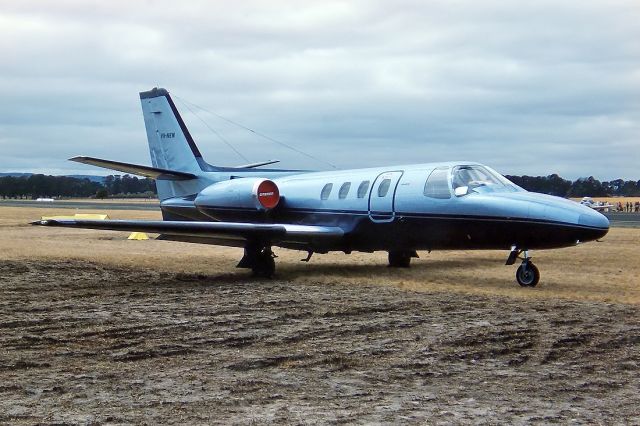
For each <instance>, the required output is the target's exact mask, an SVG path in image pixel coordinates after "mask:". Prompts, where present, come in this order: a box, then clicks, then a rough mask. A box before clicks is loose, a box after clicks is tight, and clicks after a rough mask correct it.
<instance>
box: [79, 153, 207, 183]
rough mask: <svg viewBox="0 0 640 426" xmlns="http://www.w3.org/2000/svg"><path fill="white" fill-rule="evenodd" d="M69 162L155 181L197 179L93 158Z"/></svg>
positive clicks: (80, 158) (152, 168) (182, 173)
mask: <svg viewBox="0 0 640 426" xmlns="http://www.w3.org/2000/svg"><path fill="white" fill-rule="evenodd" d="M69 160H71V161H75V162H77V163H84V164H90V165H92V166H98V167H103V168H105V169H111V170H118V171H120V172H124V173H130V174H132V175H139V176H144V177H148V178H151V179H156V180H190V179H196V178H197V176H196V175H193V174H191V173H185V172H178V171H175V170H167V169H159V168H157V167H149V166H140V165H138V164H130V163H121V162H120V161H111V160H102V159H100V158H93V157H73V158H70V159H69Z"/></svg>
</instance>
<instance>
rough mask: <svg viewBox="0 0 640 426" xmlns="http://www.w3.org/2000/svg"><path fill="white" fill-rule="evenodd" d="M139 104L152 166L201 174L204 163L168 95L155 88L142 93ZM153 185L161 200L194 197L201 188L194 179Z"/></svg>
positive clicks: (165, 91) (199, 183)
mask: <svg viewBox="0 0 640 426" xmlns="http://www.w3.org/2000/svg"><path fill="white" fill-rule="evenodd" d="M140 103H141V104H142V114H143V116H144V125H145V128H146V130H147V140H148V141H149V153H150V154H151V164H153V167H156V168H160V169H167V170H175V171H178V172H185V173H191V174H194V175H201V174H202V166H201V164H206V163H205V162H204V161H203V159H202V154H200V150H199V149H198V147H197V146H196V144H195V142H194V141H193V138H192V137H191V134H190V133H189V130H188V129H187V126H186V125H185V124H184V121H183V120H182V117H181V116H180V113H179V112H178V110H177V108H176V106H175V104H174V103H173V100H172V99H171V96H170V95H169V92H167V90H165V89H160V88H157V87H156V88H154V89H152V90H149V91H148V92H141V93H140ZM206 165H207V167H208V170H207V171H215V170H212V169H215V168H214V167H212V166H210V165H208V164H206ZM156 184H157V188H158V197H159V198H160V199H161V200H164V199H167V198H170V197H177V196H185V195H190V194H193V193H195V192H197V191H198V190H200V189H201V186H202V182H198V180H197V179H196V180H193V181H185V182H172V181H157V182H156Z"/></svg>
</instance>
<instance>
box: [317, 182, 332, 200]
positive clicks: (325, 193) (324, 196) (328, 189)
mask: <svg viewBox="0 0 640 426" xmlns="http://www.w3.org/2000/svg"><path fill="white" fill-rule="evenodd" d="M332 189H333V184H332V183H328V184H326V185H325V186H324V188H322V192H321V193H320V199H322V200H327V199H329V195H330V194H331V190H332Z"/></svg>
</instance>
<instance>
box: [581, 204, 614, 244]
mask: <svg viewBox="0 0 640 426" xmlns="http://www.w3.org/2000/svg"><path fill="white" fill-rule="evenodd" d="M586 208H587V209H588V210H589V211H587V212H584V213H582V214H580V217H579V218H578V224H579V225H582V226H585V227H587V228H585V229H584V230H583V233H584V236H583V237H582V238H581V241H592V240H597V239H598V238H602V237H604V236H605V235H607V233H608V232H609V219H607V217H606V216H605V215H603V214H602V213H600V212H597V211H595V210H593V209H591V208H589V207H586Z"/></svg>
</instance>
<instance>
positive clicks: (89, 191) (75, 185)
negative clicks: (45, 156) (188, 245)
mask: <svg viewBox="0 0 640 426" xmlns="http://www.w3.org/2000/svg"><path fill="white" fill-rule="evenodd" d="M155 194H156V185H155V182H154V181H153V180H152V179H148V178H138V177H135V176H129V175H124V176H120V175H115V176H107V177H106V178H105V179H104V181H103V183H100V182H94V181H92V180H90V179H86V178H75V177H70V176H46V175H41V174H34V175H30V176H2V177H0V197H2V198H31V199H35V198H38V197H53V198H60V197H65V198H66V197H98V198H107V197H110V196H115V197H126V196H143V197H153V196H155Z"/></svg>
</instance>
